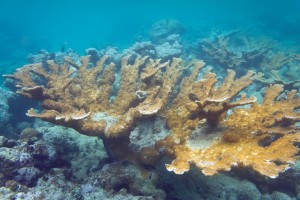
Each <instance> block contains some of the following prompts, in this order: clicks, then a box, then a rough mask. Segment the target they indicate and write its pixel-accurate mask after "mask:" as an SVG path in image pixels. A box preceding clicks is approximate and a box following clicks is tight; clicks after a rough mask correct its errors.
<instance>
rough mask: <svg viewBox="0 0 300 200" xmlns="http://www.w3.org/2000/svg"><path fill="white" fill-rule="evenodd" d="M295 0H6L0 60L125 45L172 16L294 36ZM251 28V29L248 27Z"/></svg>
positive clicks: (0, 17)
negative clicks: (43, 52) (48, 52)
mask: <svg viewBox="0 0 300 200" xmlns="http://www.w3.org/2000/svg"><path fill="white" fill-rule="evenodd" d="M299 2H300V1H299V0H288V1H282V0H277V1H272V0H265V1H260V0H240V1H234V0H228V1H222V0H202V1H201V0H199V1H196V0H177V1H166V0H165V1H161V0H112V1H103V0H98V1H97V0H87V1H83V0H82V1H80V0H62V1H58V0H52V1H46V0H43V1H41V0H39V1H38V0H26V1H23V0H11V1H4V0H3V1H1V3H0V59H1V60H9V59H15V58H16V57H18V58H20V57H24V56H26V54H28V53H34V52H36V51H37V50H39V49H41V48H43V49H46V50H48V51H58V50H60V48H61V47H62V46H63V45H67V47H69V48H72V49H75V50H76V51H79V52H83V51H84V50H85V49H86V48H88V47H97V48H100V47H105V46H108V45H116V46H119V47H121V48H122V47H123V48H124V47H127V46H129V45H130V44H132V43H133V42H135V41H136V40H137V39H139V38H140V37H145V36H146V33H147V30H148V29H149V27H150V26H151V24H152V23H154V22H156V21H158V20H161V19H176V20H178V21H179V22H180V23H181V24H182V25H183V26H184V27H185V28H186V29H187V32H186V33H187V34H190V35H192V36H195V37H196V36H197V35H193V34H194V33H195V30H198V31H199V29H205V28H207V27H208V28H218V27H224V26H225V27H227V28H228V27H240V26H250V27H251V28H253V29H255V28H256V26H259V25H260V26H262V25H264V29H265V30H264V31H266V32H268V31H275V32H276V34H277V36H278V37H281V38H280V39H282V40H285V39H296V40H299V38H300V36H299V31H300V27H299V21H300V16H299V15H300V14H299V13H300V12H299V11H300V3H299ZM254 31H255V30H254Z"/></svg>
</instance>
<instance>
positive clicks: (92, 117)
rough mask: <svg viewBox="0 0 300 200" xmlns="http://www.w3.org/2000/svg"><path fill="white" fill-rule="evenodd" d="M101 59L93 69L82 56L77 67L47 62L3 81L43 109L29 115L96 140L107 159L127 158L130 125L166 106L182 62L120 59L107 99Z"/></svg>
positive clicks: (111, 71) (108, 70) (110, 67)
mask: <svg viewBox="0 0 300 200" xmlns="http://www.w3.org/2000/svg"><path fill="white" fill-rule="evenodd" d="M106 60H107V57H106V56H105V57H102V58H101V59H100V60H99V61H98V62H97V63H96V65H95V66H93V65H92V63H91V62H90V60H89V57H87V56H86V57H82V58H81V61H80V63H75V62H73V61H72V60H71V59H69V58H66V59H65V63H64V64H62V65H58V64H56V63H54V62H53V61H51V60H50V61H47V62H46V63H38V64H32V65H26V66H24V67H23V68H20V69H18V70H17V72H16V73H15V74H13V75H7V76H5V77H6V78H11V79H14V80H15V84H16V86H17V88H18V90H17V93H19V94H21V95H23V96H26V97H28V98H32V99H37V100H40V101H41V106H42V108H43V111H42V112H41V113H37V112H36V111H35V110H34V109H30V110H29V111H28V113H27V115H28V116H29V117H37V118H41V119H43V120H46V121H49V122H52V123H55V124H60V125H64V126H68V127H72V128H74V129H76V130H78V131H79V132H81V133H83V134H86V135H91V136H98V137H101V138H103V139H104V143H105V144H106V147H107V148H108V149H109V153H110V155H113V156H114V157H121V158H124V157H126V156H127V155H126V154H128V155H130V154H132V152H131V151H130V149H127V148H126V146H128V137H129V134H130V131H131V130H132V129H133V127H134V124H135V122H136V121H137V120H138V119H141V118H145V117H149V116H153V115H155V114H157V113H158V112H160V111H161V110H162V109H163V108H164V107H165V106H166V104H167V103H168V101H169V97H170V96H171V95H172V92H173V89H174V87H175V85H176V83H177V81H178V80H179V77H180V74H181V72H182V70H183V69H182V60H181V59H179V58H174V59H173V60H172V62H165V63H161V62H160V60H158V59H157V60H153V59H149V58H148V57H137V58H135V59H131V60H132V63H129V57H124V58H123V59H122V61H121V64H120V68H121V69H120V75H121V80H120V83H119V87H118V91H117V92H116V96H115V97H114V98H113V99H112V96H111V95H112V89H113V84H114V82H115V73H116V70H115V64H114V63H106ZM162 69H164V70H163V71H162ZM141 94H142V95H141ZM119 138H122V139H119ZM126 150H128V151H126ZM133 159H134V158H133Z"/></svg>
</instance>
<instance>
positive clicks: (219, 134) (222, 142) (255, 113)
mask: <svg viewBox="0 0 300 200" xmlns="http://www.w3.org/2000/svg"><path fill="white" fill-rule="evenodd" d="M282 88H283V86H282V85H273V86H271V87H269V88H268V89H267V91H266V94H265V100H264V102H263V103H262V104H261V105H258V104H256V103H255V104H253V105H252V106H251V108H250V109H246V108H239V109H236V110H234V112H233V113H232V114H231V115H230V116H229V117H228V119H226V120H225V121H224V122H223V126H224V127H222V128H221V129H222V130H220V129H210V130H209V129H203V128H198V129H196V130H195V131H190V133H191V135H189V137H188V138H187V139H186V140H185V142H184V143H183V142H182V143H181V144H179V145H175V148H174V147H173V149H174V154H175V157H176V158H175V160H174V161H173V162H172V164H170V165H167V169H168V170H169V171H174V172H175V173H178V174H181V173H184V172H185V171H188V170H189V165H190V164H194V165H195V166H196V167H198V168H200V169H201V170H202V172H203V173H204V174H206V175H213V174H216V173H218V172H219V171H229V170H230V169H231V168H232V167H251V168H252V169H254V170H256V171H258V172H259V173H260V174H262V175H265V176H269V177H272V178H275V177H277V176H278V175H279V173H280V172H284V171H285V170H287V169H288V168H289V167H290V165H291V164H293V163H295V162H296V160H297V153H298V152H299V149H298V147H297V146H295V144H296V143H297V142H300V128H299V127H297V126H294V123H295V122H299V121H300V118H299V116H300V114H299V113H298V112H296V109H298V108H300V99H299V98H296V96H295V94H296V91H291V92H289V93H288V94H287V98H286V99H283V100H276V98H277V97H278V95H279V94H280V93H281V92H282ZM209 135H212V136H213V137H211V138H209ZM203 139H204V141H206V145H204V146H203V145H202V146H201V145H199V143H200V140H202V141H201V142H203ZM205 139H206V140H205ZM195 141H196V143H197V145H194V143H195Z"/></svg>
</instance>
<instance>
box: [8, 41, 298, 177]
mask: <svg viewBox="0 0 300 200" xmlns="http://www.w3.org/2000/svg"><path fill="white" fill-rule="evenodd" d="M147 45H148V44H147ZM147 45H146V46H147ZM88 52H89V54H91V56H84V57H81V58H80V60H76V59H71V58H69V57H65V58H64V61H63V62H62V63H58V62H56V61H53V60H46V61H45V62H42V63H34V64H29V65H25V66H24V67H22V68H19V69H18V70H17V71H16V72H15V73H14V74H12V75H5V77H6V78H8V79H12V80H13V81H14V84H15V86H16V88H17V91H16V92H17V93H18V94H21V95H23V96H25V97H27V98H31V99H35V100H38V101H41V104H40V105H41V107H42V108H43V110H42V111H39V110H35V109H33V108H31V109H30V110H29V111H28V112H27V116H29V117H35V118H40V119H42V120H45V121H48V122H52V123H54V124H58V125H63V126H66V127H71V128H74V129H75V130H77V131H79V132H80V133H82V134H85V135H88V136H97V137H100V138H101V139H103V143H104V146H105V148H106V151H107V154H108V155H109V156H110V157H111V158H113V159H114V160H127V161H130V162H133V163H138V164H142V165H154V164H155V163H157V161H159V160H160V158H161V157H162V156H164V155H167V156H169V157H171V158H173V159H174V160H173V162H172V163H171V164H167V165H166V167H167V169H168V170H169V171H174V172H175V173H177V174H182V173H184V172H186V171H188V170H189V168H190V165H195V166H196V167H197V168H199V169H200V170H201V171H202V172H203V173H204V174H206V175H213V174H216V173H218V172H221V171H229V170H230V169H232V168H241V167H242V168H252V169H254V170H255V171H257V172H258V173H260V174H261V175H264V176H268V177H271V178H275V177H277V176H278V175H279V173H281V172H284V171H286V170H287V169H288V168H289V167H290V166H291V165H292V164H293V163H295V162H296V160H297V153H298V146H297V144H298V142H299V134H300V133H299V127H298V126H296V125H295V123H297V122H299V121H300V118H299V112H298V111H297V109H298V108H299V107H300V101H299V97H298V96H297V95H296V91H295V90H291V91H290V92H287V93H286V97H283V98H280V99H279V98H278V96H282V95H284V92H285V91H283V86H282V85H271V86H270V87H269V88H268V89H267V90H266V93H265V97H264V101H263V103H262V104H258V103H256V98H255V97H253V96H252V97H247V95H246V94H244V93H242V91H243V90H244V89H246V88H247V87H248V86H249V85H251V84H252V83H253V81H254V80H256V79H259V78H261V73H255V72H253V71H247V72H246V73H245V74H244V75H243V76H241V77H238V78H236V74H235V71H233V70H231V69H229V70H228V71H227V76H224V78H223V80H222V81H220V80H218V78H217V75H216V74H215V73H213V72H212V70H211V69H210V68H207V67H204V66H205V63H204V62H203V61H201V60H192V61H190V62H189V63H185V62H184V61H183V60H182V59H180V58H176V57H173V58H168V59H167V61H165V60H163V61H162V60H160V59H152V58H149V57H148V56H140V54H134V55H132V56H131V55H129V54H128V55H126V56H124V57H122V58H121V59H120V62H113V60H114V59H109V57H108V56H107V55H104V56H102V57H100V56H99V54H98V53H99V52H96V51H95V49H94V50H93V49H90V50H89V51H88ZM145 54H147V53H145ZM259 54H260V53H259ZM97 56H99V57H97ZM97 59H98V60H97ZM153 118H163V119H165V121H166V125H167V126H166V127H167V128H168V129H166V128H163V129H160V130H161V131H162V130H164V132H165V133H164V134H162V135H160V136H158V135H154V133H153V137H152V136H151V140H152V139H153V141H151V142H149V145H148V146H143V145H142V146H139V145H136V144H134V141H137V143H139V144H142V143H144V144H145V142H144V141H143V140H141V139H139V138H141V137H144V135H143V134H145V138H147V137H149V136H148V135H149V134H147V132H146V131H141V130H140V129H139V128H141V127H142V126H143V125H142V124H143V120H146V121H151V119H152V120H153ZM154 121H155V120H154ZM154 126H155V125H154ZM163 126H164V125H163ZM163 126H161V127H163ZM153 132H154V131H153ZM146 134H147V136H146Z"/></svg>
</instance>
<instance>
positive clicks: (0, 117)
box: [0, 87, 14, 128]
mask: <svg viewBox="0 0 300 200" xmlns="http://www.w3.org/2000/svg"><path fill="white" fill-rule="evenodd" d="M13 96H14V94H13V93H11V92H9V91H7V90H5V89H3V88H1V87H0V128H2V127H3V126H4V125H5V124H6V123H7V122H8V120H9V113H8V109H9V105H8V101H9V100H10V99H12V98H13Z"/></svg>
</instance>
